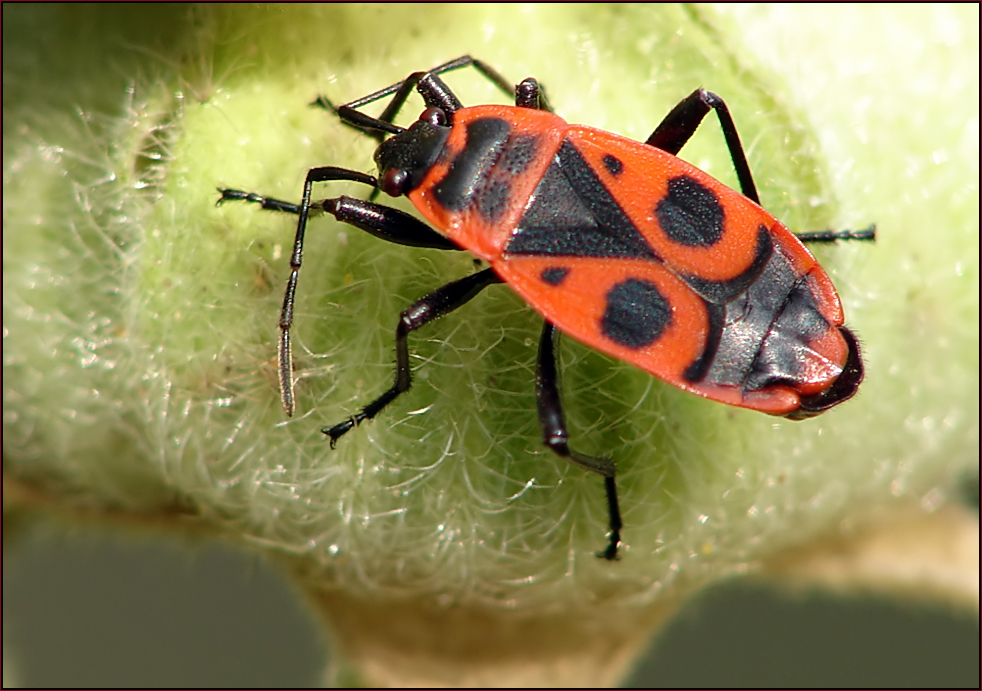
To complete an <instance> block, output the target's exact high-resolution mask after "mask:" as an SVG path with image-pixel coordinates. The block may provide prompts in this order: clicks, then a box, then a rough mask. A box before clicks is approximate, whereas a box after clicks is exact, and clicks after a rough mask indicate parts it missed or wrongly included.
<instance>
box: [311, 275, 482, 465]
mask: <svg viewBox="0 0 982 691" xmlns="http://www.w3.org/2000/svg"><path fill="white" fill-rule="evenodd" d="M493 283H501V279H500V278H499V277H498V274H496V273H495V272H494V271H493V270H492V269H485V270H484V271H479V272H478V273H476V274H471V275H470V276H467V277H466V278H462V279H460V280H459V281H454V282H453V283H448V284H447V285H445V286H443V287H441V288H438V289H436V290H434V291H433V292H432V293H430V294H429V295H427V296H425V297H423V298H421V299H420V300H417V301H416V302H415V303H414V304H413V305H412V306H410V307H409V309H407V310H405V311H404V312H403V313H402V315H401V316H400V317H399V324H398V326H396V379H395V383H393V384H392V386H391V387H390V388H389V390H388V391H386V392H385V393H383V394H382V395H381V396H379V397H378V398H376V399H375V400H374V401H372V402H371V403H369V404H368V405H367V406H365V407H364V408H363V409H362V410H361V412H359V413H358V414H356V415H353V416H352V417H349V418H348V419H347V420H345V421H344V422H340V423H338V424H336V425H334V426H333V427H325V428H324V429H322V430H321V431H322V432H323V433H324V434H326V435H327V436H328V437H330V438H331V448H334V445H335V444H336V443H337V440H338V439H339V438H340V437H342V436H343V435H344V434H345V433H347V432H348V431H350V430H351V429H352V428H354V427H355V426H356V425H359V424H361V423H362V422H364V421H365V420H371V419H372V418H374V417H375V416H376V415H378V414H379V412H380V411H381V410H382V409H383V408H385V406H387V405H389V404H390V403H391V402H392V401H393V400H394V399H395V398H396V396H398V395H399V394H401V393H404V392H405V391H407V390H409V387H410V385H411V384H412V373H411V371H410V369H409V347H408V344H407V337H408V336H409V334H410V333H412V332H413V331H415V330H416V329H418V328H420V327H422V326H425V325H427V324H429V323H430V322H432V321H435V320H437V319H439V318H440V317H442V316H444V315H445V314H448V313H450V312H453V311H454V310H455V309H457V308H458V307H461V306H463V305H464V304H466V303H467V302H469V301H470V300H471V299H472V298H474V297H475V296H476V295H477V294H478V293H480V292H481V291H482V290H483V289H484V288H486V287H487V286H489V285H491V284H493Z"/></svg>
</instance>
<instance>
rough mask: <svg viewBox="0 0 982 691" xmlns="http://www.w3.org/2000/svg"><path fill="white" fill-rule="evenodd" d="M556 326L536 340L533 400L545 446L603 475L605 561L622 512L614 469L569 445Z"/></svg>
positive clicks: (613, 552) (613, 555) (617, 538)
mask: <svg viewBox="0 0 982 691" xmlns="http://www.w3.org/2000/svg"><path fill="white" fill-rule="evenodd" d="M555 338H556V327H555V326H554V325H553V324H551V323H549V322H548V321H547V322H546V323H545V325H544V326H543V328H542V340H540V341H539V355H538V359H537V362H536V370H535V402H536V406H537V408H538V410H539V423H540V424H541V425H542V436H543V438H544V440H545V443H546V446H548V447H549V448H550V449H552V450H553V451H555V452H556V453H557V454H558V455H560V456H562V457H563V458H565V459H566V460H567V461H570V462H571V463H575V464H576V465H578V466H580V467H582V468H586V469H587V470H592V471H593V472H595V473H599V474H600V475H602V476H603V478H604V489H605V490H606V492H607V513H608V518H609V526H610V533H609V534H608V539H609V543H608V544H607V549H605V550H604V551H603V552H600V553H599V554H598V555H597V556H598V557H603V558H604V559H607V560H608V561H613V560H615V559H617V548H618V546H619V545H620V543H621V528H622V527H623V524H622V523H621V512H620V508H619V507H618V504H617V484H616V481H615V475H616V468H615V467H614V462H613V461H611V460H610V459H609V458H602V457H598V456H586V455H584V454H581V453H577V452H575V451H573V450H572V449H570V448H569V431H568V430H567V429H566V418H565V416H564V415H563V404H562V401H561V399H560V397H559V375H558V373H557V370H556V353H555Z"/></svg>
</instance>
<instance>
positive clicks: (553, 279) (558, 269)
mask: <svg viewBox="0 0 982 691" xmlns="http://www.w3.org/2000/svg"><path fill="white" fill-rule="evenodd" d="M568 275H569V269H568V268H566V267H565V266H550V267H549V268H548V269H543V270H542V273H541V274H539V278H541V279H542V280H543V281H545V282H546V283H548V284H549V285H551V286H558V285H559V284H561V283H562V282H563V281H565V280H566V276H568Z"/></svg>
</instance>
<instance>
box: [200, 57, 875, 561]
mask: <svg viewBox="0 0 982 691" xmlns="http://www.w3.org/2000/svg"><path fill="white" fill-rule="evenodd" d="M468 66H470V67H473V68H475V69H476V70H477V71H478V72H479V73H481V74H482V75H484V77H486V78H487V79H489V80H490V81H491V82H492V83H493V84H495V85H496V86H497V87H498V88H499V89H501V90H502V91H504V92H505V93H507V94H509V95H510V96H514V99H515V105H514V106H505V105H481V106H474V107H464V106H463V104H461V102H460V101H459V100H458V99H457V97H456V96H455V95H454V94H453V92H452V91H451V90H450V89H449V88H448V87H447V85H446V84H445V83H444V82H443V80H442V79H441V78H440V75H441V74H443V73H446V72H449V71H451V70H455V69H459V68H462V67H468ZM414 90H415V91H417V92H418V93H419V94H420V95H421V96H422V98H423V101H424V102H425V104H426V108H425V110H424V111H423V112H422V114H421V115H420V116H419V119H418V120H416V122H414V123H413V124H412V125H411V126H409V127H408V128H405V127H400V126H398V125H395V124H393V120H394V119H395V117H396V115H397V114H398V112H399V110H400V109H401V108H402V106H403V104H404V103H405V101H406V99H407V98H408V96H409V95H410V94H411V93H412V92H413V91H414ZM387 96H391V97H392V99H391V101H390V102H389V103H388V105H387V106H386V107H385V109H384V110H383V112H382V113H381V115H380V116H378V117H372V116H369V115H367V114H365V113H363V112H361V111H360V110H359V109H360V108H362V107H364V106H366V105H368V104H370V103H373V102H376V101H379V100H381V99H383V98H386V97H387ZM316 104H318V105H321V106H323V107H325V108H327V109H329V110H331V111H333V112H335V113H336V114H337V115H338V116H339V117H340V119H341V121H342V122H344V123H345V124H348V125H350V126H352V127H354V128H356V129H359V130H361V131H362V132H365V133H367V134H369V135H371V136H373V137H375V138H376V139H377V140H378V141H379V146H378V148H377V150H376V152H375V162H376V164H377V165H378V170H379V175H378V177H375V176H372V175H367V174H365V173H360V172H358V171H354V170H349V169H345V168H337V167H333V166H327V167H320V168H313V169H311V170H310V171H309V172H308V173H307V178H306V181H305V183H304V189H303V198H302V201H301V202H300V204H294V203H290V202H285V201H282V200H279V199H273V198H269V197H264V196H262V195H259V194H255V193H252V192H244V191H241V190H234V189H219V192H220V193H221V198H220V199H219V203H221V202H224V201H232V200H240V201H248V202H253V203H256V204H259V205H261V206H262V208H264V209H269V210H272V211H280V212H286V213H292V214H296V215H298V216H299V221H298V223H297V232H296V237H295V240H294V244H293V252H292V254H291V257H290V267H291V273H290V278H289V281H288V283H287V287H286V293H285V295H284V299H283V307H282V310H281V312H280V322H279V325H280V340H279V359H278V374H279V382H280V391H281V396H282V401H283V407H284V408H285V409H286V412H287V414H288V415H292V414H293V412H294V407H295V401H294V391H293V371H292V368H293V365H292V355H291V345H290V327H291V325H292V323H293V307H294V296H295V294H296V288H297V280H298V277H299V273H300V265H301V261H302V254H303V240H304V232H305V229H306V227H307V219H308V217H309V214H310V212H311V211H312V210H314V211H318V212H320V211H323V212H326V213H329V214H331V215H333V216H334V217H335V218H336V219H337V220H338V221H342V222H344V223H347V224H350V225H352V226H354V227H356V228H359V229H361V230H364V231H366V232H368V233H370V234H372V235H374V236H376V237H378V238H380V239H382V240H388V241H389V242H393V243H396V244H400V245H409V246H413V247H426V248H432V249H440V250H466V251H468V252H470V253H472V254H473V255H474V256H476V257H477V258H479V259H482V260H484V261H486V262H488V264H490V268H487V269H484V270H482V271H478V272H477V273H474V274H472V275H470V276H467V277H466V278H462V279H460V280H458V281H454V282H452V283H448V284H447V285H445V286H443V287H441V288H438V289H437V290H435V291H433V292H432V293H430V294H429V295H426V296H425V297H423V298H421V299H420V300H418V301H417V302H416V303H415V304H413V305H412V306H410V307H409V308H408V309H406V310H405V311H404V312H403V313H402V315H401V316H400V318H399V323H398V326H397V327H396V339H395V340H396V377H395V382H394V383H393V385H392V386H391V387H390V388H389V389H388V390H387V391H385V392H384V393H383V394H382V395H380V396H379V397H378V398H376V399H375V400H374V401H372V402H370V403H369V404H368V405H366V406H365V407H364V408H363V409H362V410H361V411H360V412H358V413H357V414H355V415H353V416H351V417H349V418H347V419H346V420H344V421H342V422H340V423H338V424H336V425H334V426H332V427H325V428H324V429H323V432H324V434H326V435H327V436H328V437H329V438H330V442H331V446H332V447H333V446H334V444H335V443H336V442H337V440H338V439H339V438H340V437H341V436H343V435H344V434H346V433H347V432H348V431H350V430H351V429H352V428H353V427H355V426H356V425H358V424H359V423H361V422H363V421H365V420H370V419H372V418H374V417H375V416H376V415H377V414H378V413H379V412H380V411H381V410H382V409H384V408H385V407H386V406H388V405H389V404H390V403H391V402H392V401H393V400H394V399H395V398H396V397H397V396H399V395H400V394H401V393H404V392H405V391H406V390H408V389H409V387H410V384H411V373H410V369H409V350H408V345H407V338H408V335H409V334H410V333H411V332H413V331H415V330H416V329H419V328H420V327H422V326H424V325H426V324H428V323H430V322H432V321H434V320H435V319H438V318H440V317H442V316H444V315H445V314H447V313H449V312H452V311H453V310H455V309H457V308H458V307H461V306H462V305H464V304H465V303H467V302H468V301H469V300H471V299H472V298H473V297H474V296H476V295H477V294H478V293H479V292H480V291H481V290H483V289H484V288H486V287H487V286H489V285H492V284H494V283H502V282H504V283H507V284H508V285H509V286H511V287H512V288H513V289H514V290H515V291H516V292H517V293H518V294H519V295H520V296H521V297H522V298H524V299H525V300H526V301H527V302H528V303H529V304H530V305H531V306H532V307H534V308H535V309H536V310H537V311H538V312H539V313H541V314H542V315H543V317H545V325H544V327H543V331H542V339H541V341H540V344H539V350H538V360H537V367H536V383H535V392H536V402H537V407H538V414H539V420H540V423H541V426H542V434H543V437H544V439H545V443H546V445H547V446H548V447H549V448H550V449H552V450H553V451H554V452H556V453H557V454H558V455H559V456H561V457H563V458H565V459H567V460H569V461H571V462H573V463H575V464H577V465H580V466H582V467H584V468H586V469H588V470H592V471H594V472H596V473H599V474H600V475H601V476H603V478H604V483H605V489H606V494H607V506H608V515H609V527H610V531H609V534H608V545H607V547H606V549H605V550H604V551H603V552H602V553H601V554H600V555H599V556H602V557H604V558H606V559H609V560H612V559H616V558H617V550H618V547H619V545H620V541H621V535H620V533H621V528H622V523H621V517H620V510H619V508H618V502H617V488H616V485H615V481H614V477H615V467H614V463H613V461H611V460H610V459H609V458H603V457H595V456H587V455H584V454H581V453H577V452H576V451H574V450H572V449H571V448H570V447H569V443H568V440H569V434H568V431H567V427H566V423H565V419H564V415H563V408H562V403H561V401H560V395H559V382H558V374H557V370H556V353H555V340H556V330H557V329H558V330H560V331H563V332H565V333H567V334H569V335H571V336H573V337H574V338H576V339H577V340H579V341H581V342H583V343H585V344H587V345H589V346H591V347H593V348H596V349H597V350H600V351H602V352H604V353H607V354H608V355H611V356H613V357H616V358H618V359H621V360H623V361H625V362H628V363H631V364H633V365H635V366H637V367H639V368H641V369H643V370H645V371H647V372H650V373H651V374H653V375H655V376H657V377H659V378H660V379H663V380H664V381H666V382H668V383H670V384H673V385H674V386H677V387H679V388H681V389H684V390H686V391H690V392H692V393H695V394H698V395H700V396H703V397H705V398H710V399H712V400H715V401H719V402H722V403H727V404H729V405H733V406H739V407H742V408H749V409H752V410H758V411H761V412H764V413H770V414H772V415H782V416H785V417H788V418H791V419H795V420H800V419H803V418H807V417H811V416H813V415H817V414H819V413H821V412H823V411H825V410H828V409H829V408H831V407H832V406H835V405H837V404H838V403H841V402H843V401H845V400H846V399H848V398H850V397H851V396H853V394H855V393H856V390H857V388H858V387H859V384H860V382H861V381H862V379H863V363H862V359H861V356H860V352H859V344H858V342H857V340H856V337H855V336H854V335H853V334H852V332H851V331H850V330H849V329H847V328H846V327H845V326H843V314H842V306H841V304H840V302H839V297H838V295H837V294H836V291H835V288H834V287H833V285H832V282H831V280H830V279H829V277H828V276H827V275H826V273H825V272H824V271H823V270H822V268H821V267H820V266H819V265H818V262H817V261H816V260H815V258H814V257H813V256H812V255H811V254H810V253H809V252H808V250H806V249H805V247H804V245H803V244H802V241H805V242H832V241H836V240H846V239H872V238H873V237H874V234H875V229H874V228H873V227H872V226H871V227H870V228H868V229H866V230H862V231H856V232H852V231H841V232H832V231H823V232H816V233H801V234H794V233H792V232H791V231H790V230H788V229H787V228H786V227H785V226H784V225H783V224H781V222H780V221H778V220H777V219H775V218H774V217H773V216H772V215H770V214H769V213H768V212H766V211H765V210H764V209H762V208H761V206H760V199H759V197H758V195H757V189H756V187H755V185H754V181H753V176H752V175H751V172H750V167H749V165H748V164H747V159H746V155H745V154H744V151H743V147H742V145H741V144H740V138H739V136H738V135H737V130H736V127H735V125H734V124H733V120H732V118H731V117H730V113H729V110H728V109H727V107H726V104H725V103H724V102H723V100H722V99H721V98H720V97H719V96H717V95H715V94H713V93H711V92H708V91H705V90H703V89H697V90H696V91H694V92H693V93H692V94H690V95H689V96H687V97H686V98H684V99H683V100H682V101H681V102H680V103H679V104H678V105H677V106H676V107H675V108H674V109H673V110H672V111H671V112H670V113H669V114H668V115H667V116H666V117H665V119H664V120H663V121H662V122H661V124H660V125H658V127H657V128H655V130H654V132H652V134H651V136H650V137H648V139H647V140H646V141H644V142H637V141H633V140H630V139H626V138H624V137H621V136H618V135H615V134H611V133H609V132H604V131H601V130H597V129H593V128H590V127H583V126H579V125H570V124H568V123H567V122H566V121H564V120H563V119H561V118H560V117H559V116H557V115H555V114H554V113H553V110H552V108H551V107H550V105H549V102H548V100H547V98H546V95H545V93H544V91H543V89H542V88H540V86H539V84H538V82H537V81H536V80H535V79H533V78H528V79H525V80H524V81H522V82H521V83H519V84H518V85H517V86H515V87H514V90H513V89H512V86H511V84H510V83H509V82H508V81H507V80H505V79H504V77H502V76H501V75H500V74H498V72H496V71H495V70H494V69H492V68H491V67H490V66H488V65H487V64H486V63H484V62H481V61H480V60H475V59H473V58H471V57H470V56H466V55H465V56H463V57H460V58H458V59H456V60H452V61H450V62H447V63H444V64H443V65H440V66H439V67H436V68H434V69H432V70H429V71H427V72H414V73H413V74H411V75H409V77H407V78H406V79H405V80H403V81H401V82H398V83H396V84H393V85H391V86H388V87H386V88H384V89H381V90H380V91H376V92H375V93H372V94H369V95H368V96H365V97H363V98H360V99H358V100H356V101H352V102H350V103H347V104H345V105H342V106H339V107H335V106H334V105H333V104H331V102H330V101H328V100H327V99H325V98H323V97H321V98H320V99H318V101H317V102H316ZM711 110H712V111H715V112H716V115H717V117H718V119H719V122H720V126H721V128H722V130H723V135H724V138H725V140H726V145H727V147H728V149H729V152H730V157H731V158H732V160H733V165H734V168H735V169H736V174H737V179H738V180H739V183H740V192H737V191H735V190H733V189H730V188H729V187H727V186H725V185H723V184H722V183H721V182H719V181H717V180H715V179H714V178H712V177H710V176H709V175H708V174H706V173H704V172H703V171H701V170H699V169H698V168H696V167H694V166H692V165H690V164H689V163H686V162H685V161H683V160H681V159H679V158H677V157H676V154H677V153H678V152H679V150H680V149H681V148H682V146H683V145H684V144H685V143H686V142H687V141H688V140H689V138H690V137H691V136H692V135H693V133H694V132H695V131H696V129H697V128H698V126H699V124H700V123H701V122H702V120H703V118H704V117H705V116H706V115H707V114H708V113H709V112H710V111H711ZM336 180H347V181H353V182H358V183H362V184H365V185H368V186H369V187H371V188H373V190H374V193H377V192H378V191H383V192H385V193H387V194H389V195H391V196H393V197H398V196H406V197H407V198H408V199H409V200H410V201H411V202H412V203H413V205H414V206H415V207H416V209H417V210H418V211H419V213H420V214H421V215H422V216H423V217H424V218H425V219H426V220H427V221H428V222H429V223H430V224H431V225H427V224H426V223H424V222H422V221H420V220H418V219H416V218H415V217H413V216H410V215H408V214H406V213H404V212H402V211H399V210H397V209H392V208H389V207H386V206H384V205H381V204H377V203H375V202H374V201H371V200H362V199H355V198H351V197H346V196H341V197H336V198H331V199H324V200H321V201H316V202H311V199H310V197H311V188H312V186H313V184H314V183H316V182H330V181H336ZM374 193H373V198H374ZM434 228H436V229H437V230H434ZM438 231H439V232H438Z"/></svg>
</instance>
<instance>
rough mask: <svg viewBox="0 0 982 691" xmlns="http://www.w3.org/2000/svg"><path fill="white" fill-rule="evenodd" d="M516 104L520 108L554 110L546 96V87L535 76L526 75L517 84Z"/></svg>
mask: <svg viewBox="0 0 982 691" xmlns="http://www.w3.org/2000/svg"><path fill="white" fill-rule="evenodd" d="M515 105H516V106H518V107H519V108H532V109H534V110H547V111H549V112H550V113H552V112H554V111H553V110H552V106H551V105H550V104H549V99H548V98H546V91H545V87H543V86H542V85H541V84H539V81H538V80H537V79H536V78H535V77H526V78H525V79H523V80H522V81H521V82H519V83H518V85H516V86H515Z"/></svg>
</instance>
